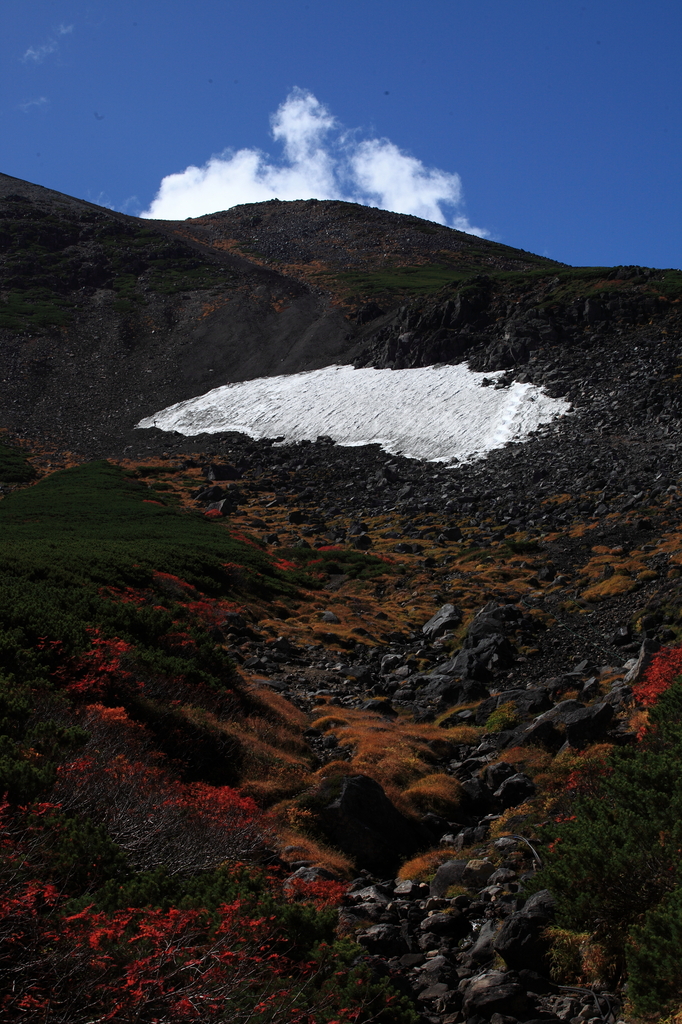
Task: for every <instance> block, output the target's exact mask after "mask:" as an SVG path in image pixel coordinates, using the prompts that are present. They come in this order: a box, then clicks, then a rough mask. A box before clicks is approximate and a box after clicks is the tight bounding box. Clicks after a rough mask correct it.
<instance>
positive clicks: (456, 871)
mask: <svg viewBox="0 0 682 1024" xmlns="http://www.w3.org/2000/svg"><path fill="white" fill-rule="evenodd" d="M467 864H468V861H466V860H446V861H445V863H444V864H441V865H440V867H439V868H438V869H437V871H436V874H435V875H434V876H433V881H432V882H431V886H430V888H429V893H430V895H431V896H438V897H441V896H445V893H446V892H447V891H448V889H449V888H450V886H451V885H459V883H460V882H461V881H462V875H463V874H464V872H465V870H466V866H467Z"/></svg>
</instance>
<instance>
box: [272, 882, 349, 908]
mask: <svg viewBox="0 0 682 1024" xmlns="http://www.w3.org/2000/svg"><path fill="white" fill-rule="evenodd" d="M347 892H348V883H347V882H337V881H335V880H334V879H326V878H319V879H317V880H316V881H314V882H306V881H304V879H302V878H293V879H291V880H290V881H288V882H287V884H286V888H285V895H286V896H287V898H288V899H289V900H290V901H291V902H297V903H299V902H300V903H312V904H313V905H314V906H315V907H316V908H317V909H318V910H326V909H327V908H328V907H338V906H339V904H340V903H341V900H342V899H343V897H344V896H345V895H346V893H347Z"/></svg>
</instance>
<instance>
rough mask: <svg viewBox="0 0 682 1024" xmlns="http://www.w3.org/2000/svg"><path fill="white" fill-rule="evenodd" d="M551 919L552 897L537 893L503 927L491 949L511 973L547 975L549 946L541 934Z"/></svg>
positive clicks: (545, 893) (546, 893)
mask: <svg viewBox="0 0 682 1024" xmlns="http://www.w3.org/2000/svg"><path fill="white" fill-rule="evenodd" d="M553 918H554V897H553V896H552V894H551V893H550V892H549V890H548V889H542V890H541V891H540V892H536V893H535V895H533V896H531V897H530V899H529V900H528V901H527V902H526V904H525V906H524V907H523V909H521V910H518V911H517V912H516V913H515V914H512V915H511V917H508V918H507V920H506V921H505V922H504V924H503V925H502V928H501V929H500V932H499V935H498V936H497V938H496V939H495V942H494V944H493V945H494V949H495V952H496V953H499V955H500V956H501V957H502V959H503V960H504V962H505V963H506V964H507V966H508V967H510V968H511V969H512V970H514V971H521V970H524V969H526V970H529V971H536V972H537V973H538V974H546V973H547V970H548V966H549V965H548V962H547V953H548V950H549V943H548V941H547V939H546V938H545V935H544V932H545V929H546V928H547V925H549V924H551V922H552V920H553Z"/></svg>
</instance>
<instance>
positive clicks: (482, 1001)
mask: <svg viewBox="0 0 682 1024" xmlns="http://www.w3.org/2000/svg"><path fill="white" fill-rule="evenodd" d="M463 988H464V1012H465V1014H466V1016H467V1017H473V1016H474V1015H478V1016H481V1017H486V1018H487V1019H488V1020H490V1018H491V1017H492V1015H493V1014H494V1013H504V1014H506V1015H508V1016H515V1015H516V1014H519V1013H523V1012H524V1010H525V1008H526V1006H527V1003H528V1000H527V997H526V992H525V989H524V988H523V985H521V983H520V981H519V980H518V978H517V977H516V975H514V974H512V973H510V972H504V971H486V972H485V974H479V975H478V977H475V978H470V979H468V980H467V981H466V982H464V983H463Z"/></svg>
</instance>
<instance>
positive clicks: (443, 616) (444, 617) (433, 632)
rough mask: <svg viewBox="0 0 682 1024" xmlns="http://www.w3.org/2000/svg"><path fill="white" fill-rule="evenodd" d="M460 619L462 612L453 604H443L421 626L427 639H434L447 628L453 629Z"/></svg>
mask: <svg viewBox="0 0 682 1024" xmlns="http://www.w3.org/2000/svg"><path fill="white" fill-rule="evenodd" d="M461 621H462V613H461V611H460V610H459V608H455V606H454V604H444V605H443V607H442V608H439V610H438V611H437V612H436V614H435V615H432V616H431V618H430V619H429V621H428V622H425V623H424V625H423V626H422V633H424V634H425V635H426V636H427V637H428V639H429V640H436V639H437V638H438V637H439V636H442V635H443V633H445V632H447V630H449V629H455V628H456V627H457V626H459V624H460V622H461Z"/></svg>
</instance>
